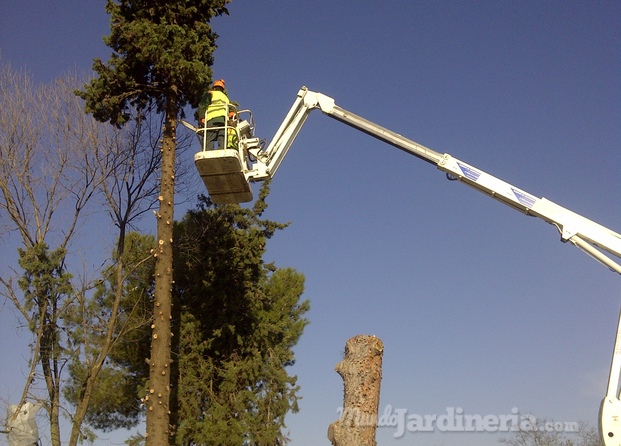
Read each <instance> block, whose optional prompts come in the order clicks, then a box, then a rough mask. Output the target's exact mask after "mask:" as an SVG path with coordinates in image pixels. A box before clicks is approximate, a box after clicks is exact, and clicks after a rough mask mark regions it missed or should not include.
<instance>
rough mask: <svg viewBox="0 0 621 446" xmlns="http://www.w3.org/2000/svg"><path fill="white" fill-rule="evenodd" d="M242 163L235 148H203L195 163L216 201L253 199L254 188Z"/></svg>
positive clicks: (229, 201)
mask: <svg viewBox="0 0 621 446" xmlns="http://www.w3.org/2000/svg"><path fill="white" fill-rule="evenodd" d="M242 163H243V160H242V159H240V156H239V151H238V150H235V149H217V150H202V151H200V152H198V153H197V154H196V155H194V164H196V168H197V169H198V173H199V174H200V176H201V178H202V180H203V182H204V183H205V186H206V187H207V190H208V191H209V195H210V196H211V199H212V200H213V202H214V203H216V204H228V203H245V202H248V201H252V189H251V188H250V183H249V182H248V180H246V175H245V174H244V168H243V164H242Z"/></svg>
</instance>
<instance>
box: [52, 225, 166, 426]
mask: <svg viewBox="0 0 621 446" xmlns="http://www.w3.org/2000/svg"><path fill="white" fill-rule="evenodd" d="M124 243H125V249H124V252H123V254H122V256H123V259H122V264H123V265H125V270H124V271H123V272H122V273H123V281H122V286H123V290H122V296H123V297H122V300H121V302H120V307H119V309H118V314H117V316H116V321H117V323H116V327H117V328H116V330H115V336H116V337H117V338H116V340H115V342H114V345H113V347H112V348H111V350H110V352H109V353H108V357H107V360H106V364H105V365H104V366H103V367H102V369H101V372H100V376H99V382H98V384H97V386H96V387H95V391H94V392H93V395H92V396H91V401H90V404H89V410H88V412H87V414H86V417H85V420H86V422H87V424H88V425H89V426H91V427H93V428H96V429H99V430H102V431H104V432H107V431H112V430H115V429H118V428H130V427H132V426H134V425H135V424H136V423H137V422H138V421H139V420H140V419H141V417H142V414H143V412H142V409H141V404H140V397H139V395H140V394H142V393H144V391H145V386H146V380H147V376H145V364H144V362H142V363H141V362H138V361H135V360H134V358H146V357H147V356H148V355H149V343H148V342H144V340H145V333H147V337H148V329H149V325H150V324H151V320H152V304H151V299H152V292H153V268H154V260H153V257H152V256H150V255H149V252H150V251H151V250H152V249H153V247H154V246H155V239H154V237H153V236H151V235H144V234H139V233H137V232H130V233H129V234H127V236H126V237H125V241H124ZM118 260H119V259H117V258H114V257H113V259H112V262H111V264H110V265H109V266H108V268H107V269H106V270H105V271H104V272H103V278H104V280H102V281H101V282H100V283H99V285H98V286H97V290H96V293H95V296H94V298H93V299H91V300H88V301H87V302H85V305H84V306H82V307H81V308H79V310H78V311H79V314H75V317H74V318H73V321H74V323H73V324H72V325H71V326H70V327H71V332H72V338H73V339H75V344H76V345H83V348H84V349H87V350H89V351H88V352H84V354H80V355H74V358H73V361H72V362H71V363H70V365H69V371H70V379H69V381H68V382H67V383H66V385H65V388H64V392H63V393H64V396H65V398H66V399H67V401H69V402H70V403H72V404H75V403H76V402H77V401H79V400H80V398H81V392H82V383H84V382H85V381H86V375H87V374H88V373H89V369H88V366H87V363H86V362H87V361H85V358H90V357H92V355H93V352H96V351H97V350H98V349H100V348H101V345H102V342H105V333H106V324H107V322H108V320H109V318H110V313H111V309H112V308H113V305H114V300H115V298H116V296H117V289H116V287H117V280H116V264H117V263H118ZM84 339H86V340H87V341H86V342H84Z"/></svg>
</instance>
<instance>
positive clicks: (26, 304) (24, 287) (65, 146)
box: [0, 65, 161, 446]
mask: <svg viewBox="0 0 621 446" xmlns="http://www.w3.org/2000/svg"><path fill="white" fill-rule="evenodd" d="M83 84H84V79H80V80H78V79H76V76H72V75H68V76H65V77H63V78H61V79H59V80H57V81H55V82H54V83H53V84H52V85H34V84H33V83H32V81H31V80H30V78H29V76H28V75H27V74H26V73H23V72H18V71H14V70H12V69H11V67H10V66H8V65H0V102H1V103H2V104H3V106H2V107H1V108H0V225H1V226H0V233H5V234H6V233H18V234H19V236H20V239H21V246H22V247H21V248H20V249H19V266H20V267H21V269H22V270H23V271H24V272H23V273H22V274H18V272H17V271H18V268H17V267H16V266H14V267H13V268H12V270H13V272H14V275H12V276H11V277H0V284H1V285H2V289H1V290H0V293H1V294H2V295H4V296H5V297H6V298H7V299H8V300H10V301H11V302H12V303H13V305H14V306H15V308H16V309H17V311H18V313H19V314H20V315H21V317H22V318H23V320H24V324H25V325H27V326H28V327H29V328H30V329H31V330H32V332H33V337H34V342H33V348H32V352H31V359H30V366H31V367H30V373H29V375H28V376H27V379H26V383H25V385H24V390H23V393H22V397H21V401H20V403H19V405H18V410H19V406H21V405H22V404H23V403H24V402H25V400H26V398H35V399H40V400H42V401H43V402H44V404H45V406H44V407H45V409H46V410H47V412H48V415H49V420H50V438H51V442H52V444H53V445H54V446H57V445H58V446H59V445H60V444H61V436H60V422H59V419H60V415H61V408H62V407H63V406H62V400H61V390H62V384H63V379H65V378H64V376H63V371H64V370H65V365H66V364H67V363H68V362H69V361H80V362H82V364H83V366H84V367H83V370H84V371H85V373H84V374H83V375H82V379H83V382H82V383H81V385H80V392H79V395H77V398H75V399H74V401H72V403H73V404H74V410H70V409H67V408H65V409H66V411H65V412H66V414H68V415H69V417H70V419H71V421H72V432H71V434H70V442H69V443H70V444H71V445H75V444H77V442H78V441H79V439H80V437H81V436H82V430H81V427H82V423H83V421H84V418H85V416H86V413H87V411H88V407H89V401H90V398H91V396H92V394H93V390H94V389H95V387H96V385H97V380H98V376H99V373H100V371H101V369H102V365H103V364H104V361H105V359H106V356H107V355H108V353H109V352H110V349H111V348H112V347H113V345H114V343H115V342H116V341H117V339H118V338H119V337H120V336H122V335H123V334H124V332H126V331H127V330H129V329H131V328H132V326H129V325H128V324H127V317H119V312H120V311H121V301H122V299H123V297H124V293H125V289H124V286H123V284H124V282H125V280H126V277H127V275H130V274H131V271H132V268H135V267H137V266H138V265H139V264H140V263H141V262H144V261H146V260H148V257H147V258H142V259H134V261H135V264H134V265H125V264H124V262H123V252H124V247H125V240H126V234H127V231H128V230H130V229H131V228H132V225H133V224H134V223H136V221H137V219H138V218H139V217H140V216H142V215H143V214H144V213H145V212H146V211H148V210H149V209H151V208H152V207H153V205H154V203H155V202H157V199H156V196H157V190H158V187H159V179H158V178H154V177H155V173H156V172H157V171H158V169H159V165H160V161H161V153H160V144H159V139H160V135H161V119H160V118H158V116H157V115H156V114H153V115H148V116H142V115H141V116H135V117H134V119H133V120H132V123H131V125H128V126H126V127H125V128H124V129H123V130H119V129H117V128H115V127H113V126H110V125H107V124H102V123H100V122H98V121H96V120H95V119H93V118H92V116H91V115H86V114H85V113H84V111H83V110H84V106H83V102H82V100H81V99H79V98H78V97H77V96H76V95H75V94H74V91H75V89H76V88H77V87H78V86H81V85H83ZM102 205H103V209H106V210H107V213H108V214H109V215H110V216H111V219H112V223H111V224H110V227H113V226H115V227H116V228H117V231H118V232H117V233H116V235H114V232H111V234H112V237H114V238H116V242H115V248H114V249H113V253H112V254H110V257H111V258H112V259H113V267H111V268H106V269H105V270H104V271H101V272H97V271H94V272H93V271H86V269H83V270H82V271H80V273H79V274H73V275H72V274H69V266H68V265H69V264H71V260H75V259H76V257H77V252H79V251H80V248H82V249H84V247H85V246H86V247H87V248H86V249H88V247H90V246H91V245H92V244H93V240H92V239H89V238H88V236H86V237H84V236H83V234H81V233H80V228H82V227H83V226H82V225H83V224H84V223H85V222H86V221H88V217H89V216H93V215H95V217H99V215H97V214H96V213H97V212H100V211H101V209H102ZM80 242H82V244H80ZM50 247H53V249H51V248H50ZM103 263H105V259H104V261H102V262H100V264H103ZM74 269H75V270H76V271H77V267H74ZM72 272H73V271H72ZM100 273H101V274H102V275H103V277H101V278H98V279H93V278H92V277H93V276H94V275H98V274H100ZM110 277H113V278H114V281H115V282H116V286H115V287H114V290H115V293H114V302H113V305H112V310H111V311H108V312H106V314H105V318H101V317H99V325H98V326H97V327H95V326H94V325H92V324H93V321H94V320H95V318H94V316H93V315H94V314H96V313H97V308H96V302H95V300H94V298H93V289H94V288H96V286H97V284H98V283H101V282H103V281H107V280H110ZM134 321H135V319H134ZM146 322H148V321H143V323H146ZM79 326H82V327H83V329H82V330H78V329H75V328H76V327H79ZM95 330H97V331H98V341H97V345H92V344H89V343H92V340H93V337H92V333H93V332H94V331H95ZM39 373H40V374H42V375H43V376H42V377H43V380H42V381H43V382H45V387H46V389H45V394H46V395H45V397H42V396H41V395H36V394H33V393H32V392H30V390H31V384H32V382H33V380H34V378H35V376H36V375H37V374H39Z"/></svg>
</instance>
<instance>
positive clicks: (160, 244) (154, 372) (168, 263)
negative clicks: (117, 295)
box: [145, 97, 178, 446]
mask: <svg viewBox="0 0 621 446" xmlns="http://www.w3.org/2000/svg"><path fill="white" fill-rule="evenodd" d="M176 100H177V98H176V97H174V98H168V106H167V109H166V117H165V121H166V122H165V124H164V137H163V141H162V179H161V181H162V183H161V189H160V190H161V194H160V196H159V201H160V208H159V212H158V213H157V246H156V248H155V249H156V252H155V254H154V255H155V256H156V257H155V296H154V300H155V302H154V311H153V323H152V326H151V327H152V329H153V331H152V336H151V358H150V359H149V366H150V371H149V390H148V393H147V395H146V396H145V404H146V407H147V429H146V436H147V440H146V446H163V445H168V444H169V438H170V435H171V432H170V426H169V419H170V408H169V404H170V362H171V360H170V356H171V355H170V346H171V339H172V334H171V309H172V282H173V279H172V277H173V271H172V265H173V262H172V260H173V258H172V256H173V248H172V241H173V210H174V194H175V149H176V138H175V135H176V125H177V111H178V110H177V105H176Z"/></svg>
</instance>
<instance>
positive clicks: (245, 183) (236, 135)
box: [182, 104, 260, 204]
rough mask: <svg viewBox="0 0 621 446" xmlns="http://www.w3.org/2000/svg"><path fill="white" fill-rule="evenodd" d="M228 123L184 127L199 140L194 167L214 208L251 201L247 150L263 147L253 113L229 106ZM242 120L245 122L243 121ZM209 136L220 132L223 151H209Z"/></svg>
mask: <svg viewBox="0 0 621 446" xmlns="http://www.w3.org/2000/svg"><path fill="white" fill-rule="evenodd" d="M227 116H228V117H229V119H227V120H226V121H225V123H224V125H222V126H215V127H206V125H207V124H205V127H194V126H193V125H192V124H189V123H187V122H185V121H182V123H183V125H184V126H186V127H188V128H189V129H191V130H193V131H194V132H195V133H196V135H197V136H198V139H199V141H200V142H201V145H202V150H201V151H200V152H198V153H196V154H195V155H194V164H195V165H196V168H197V170H198V173H199V174H200V176H201V179H202V180H203V182H204V183H205V186H206V187H207V191H208V192H209V195H210V196H211V199H212V200H213V202H214V203H215V204H230V203H245V202H249V201H252V189H251V187H250V181H249V171H250V168H251V166H249V158H248V153H247V152H248V148H249V147H258V146H259V145H260V143H259V140H258V138H255V137H254V122H253V119H252V113H251V112H250V110H240V111H237V110H236V109H235V106H234V105H232V104H227ZM240 116H243V117H244V119H241V118H240ZM208 132H221V134H222V135H223V137H222V140H223V141H224V143H223V147H217V148H215V149H213V150H210V149H209V147H208V146H207V141H208V138H206V136H208Z"/></svg>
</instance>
